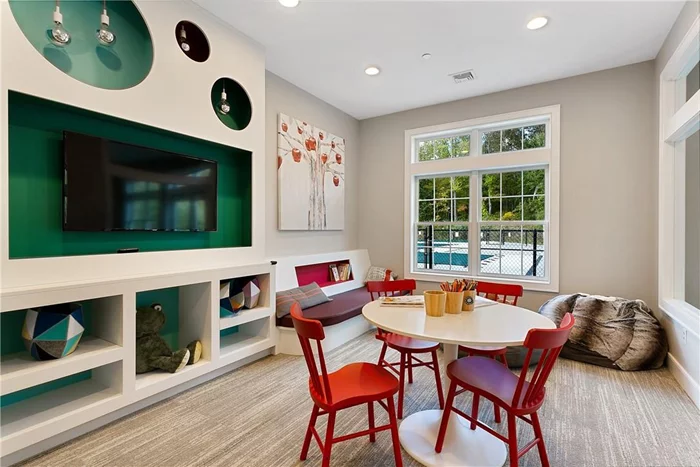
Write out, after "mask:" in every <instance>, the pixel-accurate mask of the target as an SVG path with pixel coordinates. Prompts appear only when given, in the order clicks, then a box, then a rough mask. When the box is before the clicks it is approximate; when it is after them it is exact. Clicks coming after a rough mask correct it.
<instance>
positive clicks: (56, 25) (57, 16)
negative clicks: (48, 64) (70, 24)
mask: <svg viewBox="0 0 700 467" xmlns="http://www.w3.org/2000/svg"><path fill="white" fill-rule="evenodd" d="M58 2H59V0H56V9H55V10H54V12H53V27H52V28H51V29H49V30H48V35H49V39H50V40H51V43H52V44H53V45H55V46H57V47H64V46H66V45H68V44H70V39H71V37H70V33H68V31H66V28H64V27H63V15H62V14H61V9H60V7H59V4H58Z"/></svg>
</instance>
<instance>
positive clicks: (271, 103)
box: [265, 71, 360, 259]
mask: <svg viewBox="0 0 700 467" xmlns="http://www.w3.org/2000/svg"><path fill="white" fill-rule="evenodd" d="M265 79H266V93H265V113H266V116H265V118H266V122H265V148H266V149H265V152H266V155H267V157H266V168H265V170H266V176H265V181H266V183H265V185H266V201H265V205H266V221H265V223H266V229H265V231H266V235H267V237H266V250H267V256H268V257H269V258H271V259H274V258H275V257H276V256H289V255H303V254H307V253H309V254H311V253H324V252H330V251H338V250H349V249H354V248H357V245H358V243H357V215H358V202H357V200H358V177H359V162H360V161H359V144H360V134H359V130H360V125H359V122H358V121H357V120H355V119H354V118H353V117H351V116H349V115H347V114H346V113H343V112H341V111H340V110H338V109H336V108H335V107H333V106H331V105H329V104H327V103H326V102H324V101H322V100H320V99H318V98H316V97H314V96H312V95H311V94H309V93H307V92H306V91H303V90H301V89H299V88H298V87H296V86H294V85H292V84H291V83H289V82H287V81H285V80H283V79H282V78H280V77H279V76H277V75H275V74H273V73H270V72H269V71H268V72H267V73H266V74H265ZM280 112H282V113H285V114H287V115H290V116H293V117H296V118H300V119H302V120H304V121H307V122H309V123H312V124H314V125H316V126H318V127H320V128H323V129H324V130H326V131H329V132H331V133H333V134H335V135H338V136H342V137H344V138H345V140H346V154H345V161H346V166H345V170H346V175H347V177H346V180H347V183H346V185H345V230H342V231H318V232H309V231H280V230H277V114H279V113H280Z"/></svg>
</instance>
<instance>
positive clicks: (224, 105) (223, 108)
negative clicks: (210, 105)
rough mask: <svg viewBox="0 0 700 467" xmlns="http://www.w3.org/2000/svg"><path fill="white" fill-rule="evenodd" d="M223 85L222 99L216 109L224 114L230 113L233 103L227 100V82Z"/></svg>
mask: <svg viewBox="0 0 700 467" xmlns="http://www.w3.org/2000/svg"><path fill="white" fill-rule="evenodd" d="M221 86H222V87H221V100H219V103H218V104H217V105H216V110H217V111H218V112H219V113H220V114H222V115H228V113H229V112H230V111H231V104H229V103H228V101H227V100H226V83H225V82H224V83H222V85H221Z"/></svg>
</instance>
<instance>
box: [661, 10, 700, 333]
mask: <svg viewBox="0 0 700 467" xmlns="http://www.w3.org/2000/svg"><path fill="white" fill-rule="evenodd" d="M699 61H700V16H698V17H696V19H695V21H694V23H693V24H692V25H691V27H690V29H689V30H688V32H687V34H686V35H685V37H684V38H683V39H682V40H681V42H680V44H679V46H678V48H677V49H676V51H675V52H674V53H673V55H671V58H670V59H669V60H668V63H667V64H666V66H665V67H664V69H663V71H662V72H661V76H660V89H659V97H660V99H659V105H660V108H659V124H660V127H659V143H660V144H659V251H658V254H659V257H658V259H659V271H658V281H659V284H658V285H659V307H660V308H661V309H662V310H663V311H664V312H665V313H666V314H668V315H669V316H670V317H671V318H673V319H674V320H675V321H677V322H679V323H681V324H682V325H684V326H685V328H686V329H687V330H689V332H691V333H693V334H695V335H696V336H697V335H698V329H700V70H699V67H700V65H699V64H698V62H699Z"/></svg>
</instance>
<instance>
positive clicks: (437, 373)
mask: <svg viewBox="0 0 700 467" xmlns="http://www.w3.org/2000/svg"><path fill="white" fill-rule="evenodd" d="M432 354H433V371H434V372H435V386H437V393H438V402H439V403H440V408H441V409H444V408H445V397H444V396H443V395H442V380H441V379H440V365H439V364H438V357H437V350H433V352H432Z"/></svg>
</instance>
